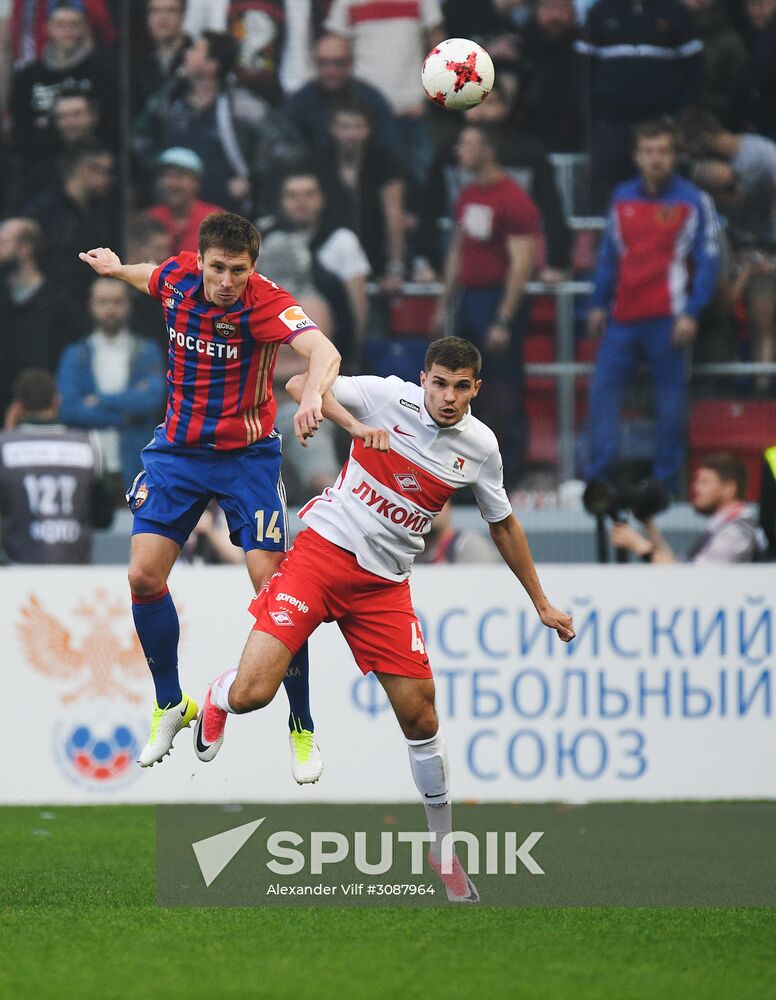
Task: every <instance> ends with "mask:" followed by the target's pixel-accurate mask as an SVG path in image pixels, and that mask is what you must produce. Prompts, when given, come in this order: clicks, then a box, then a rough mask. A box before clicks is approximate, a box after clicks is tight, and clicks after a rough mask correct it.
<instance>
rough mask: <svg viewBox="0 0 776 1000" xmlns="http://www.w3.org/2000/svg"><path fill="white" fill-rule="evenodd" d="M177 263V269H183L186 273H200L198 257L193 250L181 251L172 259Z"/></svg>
mask: <svg viewBox="0 0 776 1000" xmlns="http://www.w3.org/2000/svg"><path fill="white" fill-rule="evenodd" d="M172 259H173V260H174V261H175V265H176V267H179V268H181V269H182V270H184V271H198V270H199V268H198V267H197V255H196V254H195V253H193V252H192V251H191V250H181V252H180V253H179V254H175V256H174V257H173V258H172Z"/></svg>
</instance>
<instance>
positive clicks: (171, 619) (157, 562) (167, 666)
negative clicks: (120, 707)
mask: <svg viewBox="0 0 776 1000" xmlns="http://www.w3.org/2000/svg"><path fill="white" fill-rule="evenodd" d="M179 553H180V548H179V546H178V544H177V543H176V542H174V541H173V540H172V539H170V538H166V537H165V536H163V535H153V534H145V533H144V534H137V535H133V536H132V547H131V555H130V562H129V572H128V577H129V586H130V588H131V591H132V617H133V618H134V620H135V628H136V630H137V635H138V638H139V639H140V644H141V646H142V647H143V653H144V654H145V658H146V662H147V663H148V666H149V668H150V670H151V675H152V676H153V679H154V687H155V689H156V701H155V703H154V709H153V715H152V718H151V730H150V733H149V736H148V742H147V743H146V745H145V747H143V749H142V751H141V752H140V757H139V758H138V763H139V764H140V766H141V767H151V766H153V765H154V764H156V763H157V762H158V761H160V760H162V758H163V757H166V756H167V754H168V753H169V752H170V750H171V748H172V742H173V740H174V738H175V736H176V735H177V734H178V733H179V732H180V731H181V729H185V728H186V727H187V726H189V725H190V724H191V722H192V721H193V719H194V718H195V717H196V715H197V706H196V704H195V703H194V702H193V701H192V700H191V698H189V697H188V696H187V695H185V694H184V693H183V692H182V691H181V687H180V681H179V679H178V638H179V635H180V629H179V625H178V612H177V611H176V610H175V605H174V604H173V600H172V597H171V596H170V593H169V591H168V590H167V577H168V576H169V575H170V570H171V569H172V567H173V566H174V565H175V560H176V559H177V558H178V555H179Z"/></svg>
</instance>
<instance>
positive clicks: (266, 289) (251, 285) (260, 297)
mask: <svg viewBox="0 0 776 1000" xmlns="http://www.w3.org/2000/svg"><path fill="white" fill-rule="evenodd" d="M247 293H248V298H249V299H250V300H251V301H252V302H268V301H271V300H272V299H281V298H288V296H289V293H288V292H287V291H286V290H285V288H282V287H281V286H280V285H278V284H276V283H275V282H274V281H273V280H272V278H267V277H266V276H265V275H263V274H261V273H260V272H259V271H254V272H253V273H252V274H251V276H250V277H249V278H248V289H247Z"/></svg>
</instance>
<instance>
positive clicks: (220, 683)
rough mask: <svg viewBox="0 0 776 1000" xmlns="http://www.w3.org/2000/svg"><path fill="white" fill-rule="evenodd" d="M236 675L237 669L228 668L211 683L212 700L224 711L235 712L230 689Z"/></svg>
mask: <svg viewBox="0 0 776 1000" xmlns="http://www.w3.org/2000/svg"><path fill="white" fill-rule="evenodd" d="M236 676H237V671H236V670H227V671H226V672H225V673H223V674H221V676H220V677H216V679H215V680H214V681H213V683H212V684H211V685H210V700H211V701H212V702H213V704H214V705H215V706H216V708H220V709H221V710H222V711H223V712H232V713H234V709H233V708H232V706H231V705H230V704H229V689H230V688H231V686H232V684H233V683H234V679H235V677H236Z"/></svg>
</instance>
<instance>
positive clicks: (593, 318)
mask: <svg viewBox="0 0 776 1000" xmlns="http://www.w3.org/2000/svg"><path fill="white" fill-rule="evenodd" d="M605 326H606V310H605V309H591V310H590V312H589V313H588V314H587V335H588V337H600V336H601V334H602V333H603V332H604V327H605Z"/></svg>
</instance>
